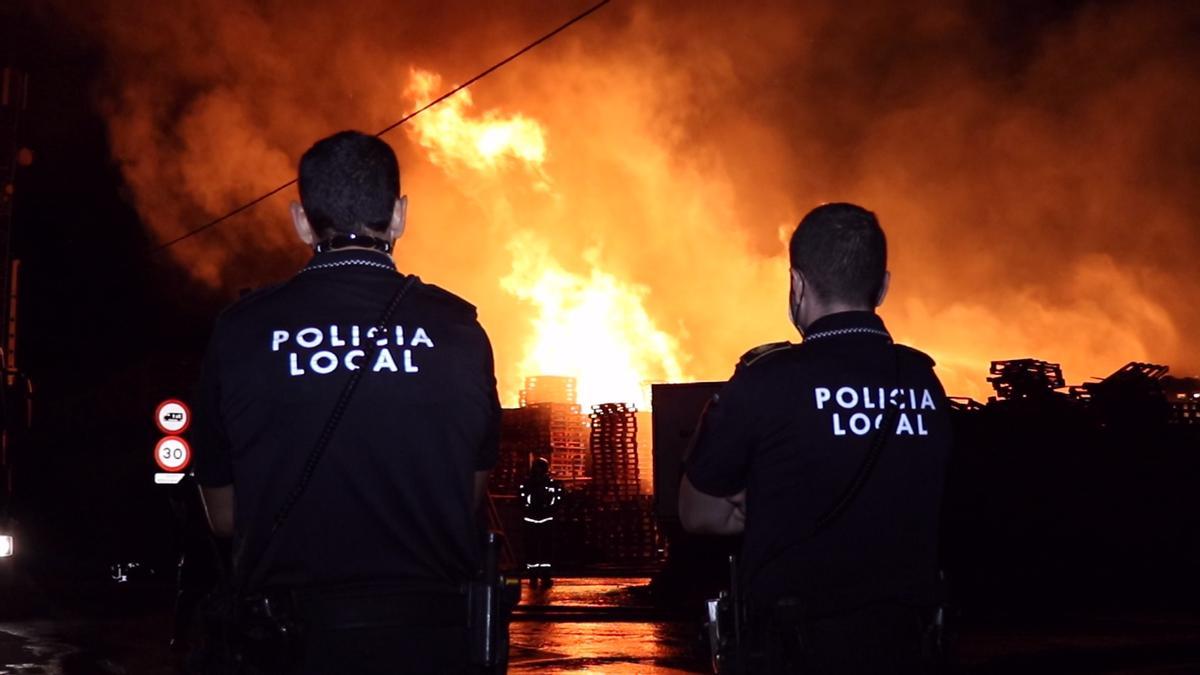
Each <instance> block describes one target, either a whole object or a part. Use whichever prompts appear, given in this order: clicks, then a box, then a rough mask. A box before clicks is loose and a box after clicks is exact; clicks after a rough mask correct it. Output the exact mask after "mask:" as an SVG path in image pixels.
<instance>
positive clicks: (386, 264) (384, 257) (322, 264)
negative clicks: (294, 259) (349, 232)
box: [300, 249, 396, 272]
mask: <svg viewBox="0 0 1200 675" xmlns="http://www.w3.org/2000/svg"><path fill="white" fill-rule="evenodd" d="M349 267H359V268H362V267H365V268H368V269H382V270H391V271H393V272H395V271H396V262H395V261H394V260H392V256H390V255H388V254H386V253H381V252H379V251H367V250H358V249H355V250H345V249H343V250H337V251H327V252H325V253H317V254H315V255H313V257H312V258H311V259H310V260H309V261H308V264H307V265H305V266H304V268H303V269H301V270H300V271H301V272H308V271H310V270H323V269H345V268H349Z"/></svg>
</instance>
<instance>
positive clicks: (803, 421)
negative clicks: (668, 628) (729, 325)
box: [680, 204, 951, 674]
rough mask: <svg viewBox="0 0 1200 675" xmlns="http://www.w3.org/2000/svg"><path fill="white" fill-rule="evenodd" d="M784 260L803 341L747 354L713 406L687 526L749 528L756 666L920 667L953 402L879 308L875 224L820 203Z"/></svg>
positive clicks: (843, 207)
mask: <svg viewBox="0 0 1200 675" xmlns="http://www.w3.org/2000/svg"><path fill="white" fill-rule="evenodd" d="M789 248H790V258H791V296H790V310H791V318H792V322H793V323H794V324H795V326H796V328H797V329H798V330H799V331H800V333H801V334H802V335H803V336H804V341H803V342H802V343H801V344H798V345H792V344H788V343H780V344H776V345H765V346H764V347H761V348H758V349H755V350H752V351H751V352H750V353H748V354H747V355H746V356H745V357H743V359H742V361H741V362H740V363H739V364H738V367H737V369H736V370H735V372H734V374H733V377H732V378H731V379H730V380H729V382H728V383H726V385H725V386H724V387H723V388H722V389H721V391H720V393H719V394H718V395H717V396H715V397H714V398H713V400H712V401H711V402H710V404H709V406H708V408H707V410H706V412H705V415H704V417H703V420H702V423H701V426H700V428H699V430H698V432H697V436H696V438H695V440H694V445H693V448H692V450H691V452H690V454H689V456H688V458H687V460H686V471H685V475H684V478H683V481H682V485H681V488H680V515H681V517H682V520H683V524H684V527H685V528H687V529H689V530H691V531H694V532H706V533H714V534H733V533H738V532H743V531H744V532H745V539H744V543H743V552H742V556H741V560H740V570H739V574H740V577H741V588H742V590H743V591H744V595H745V600H746V602H745V613H744V616H745V617H746V619H747V621H748V625H749V634H750V640H749V647H750V648H749V649H748V650H744V653H743V655H742V656H743V658H744V659H745V661H744V662H745V663H747V664H748V665H749V672H770V673H793V672H804V673H872V674H881V673H912V672H921V670H922V669H923V668H925V667H926V666H927V663H926V660H925V659H923V657H922V643H923V639H924V636H925V634H926V631H927V625H928V617H929V614H930V612H931V611H932V610H933V608H934V607H935V606H936V605H937V604H938V603H939V602H940V587H939V582H938V562H937V552H938V521H939V510H940V507H941V499H942V489H943V483H944V476H945V471H946V462H947V459H948V455H949V450H950V443H951V438H950V425H949V420H948V408H947V402H946V397H945V393H944V391H943V389H942V386H941V384H940V383H939V382H938V379H937V377H936V376H935V375H934V372H933V365H934V364H933V360H932V359H930V358H929V357H928V356H926V355H924V354H922V353H921V352H918V351H916V350H913V349H910V348H907V347H903V346H900V345H896V344H894V343H893V342H892V337H891V335H890V334H889V333H888V331H887V329H886V328H885V327H884V324H883V321H881V320H880V318H879V317H878V316H877V315H876V314H875V311H874V310H875V307H877V306H878V305H879V304H880V303H882V302H883V298H884V295H885V294H886V292H887V288H888V281H889V274H888V272H887V271H886V270H887V245H886V240H885V237H884V234H883V231H882V230H881V228H880V227H879V223H878V221H877V220H876V218H875V215H874V214H873V213H871V212H870V211H867V210H865V209H863V208H861V207H858V206H855V205H852V204H827V205H824V206H821V207H818V208H817V209H815V210H813V211H812V212H811V213H809V214H808V215H807V216H805V218H804V219H803V220H802V221H801V222H800V225H799V226H798V227H797V229H796V231H795V233H794V234H793V235H792V239H791V243H790V247H789Z"/></svg>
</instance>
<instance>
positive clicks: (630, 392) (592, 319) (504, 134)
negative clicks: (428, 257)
mask: <svg viewBox="0 0 1200 675" xmlns="http://www.w3.org/2000/svg"><path fill="white" fill-rule="evenodd" d="M440 82H441V78H440V77H439V76H437V75H436V74H433V73H430V72H427V71H422V70H413V71H412V73H411V79H410V84H409V86H408V89H407V93H408V94H409V95H410V96H412V97H413V98H414V99H415V101H416V106H417V107H420V106H423V105H425V104H426V103H428V101H429V100H431V98H432V94H433V92H435V91H437V90H438V89H439V86H440ZM472 106H473V101H472V99H471V95H470V92H469V91H468V90H465V89H464V90H463V91H461V92H459V93H458V94H456V95H455V96H453V97H451V98H450V99H448V100H447V101H446V102H444V103H443V104H442V105H441V106H438V107H435V108H433V109H431V110H430V111H428V112H427V113H426V114H425V115H423V116H421V117H418V118H416V119H415V120H414V121H413V124H412V126H410V127H409V133H410V135H411V136H412V137H413V138H414V140H416V142H417V143H418V144H419V145H420V146H421V147H423V148H425V150H426V152H427V154H428V157H429V159H430V161H431V162H433V163H434V164H435V165H437V166H439V167H440V168H442V169H443V170H445V171H447V172H457V171H460V170H462V169H468V170H470V171H472V172H475V173H476V174H479V175H481V176H484V177H487V178H491V179H497V178H498V172H499V170H500V169H501V168H503V167H504V166H505V165H506V164H510V163H516V164H518V165H521V166H523V167H525V168H526V169H528V170H529V171H531V172H532V173H533V174H534V175H535V177H536V178H535V183H534V187H535V188H537V189H539V190H543V191H550V190H551V187H550V186H551V181H550V179H549V176H548V175H547V174H546V172H545V170H544V169H543V162H544V160H545V158H546V141H545V134H544V131H543V129H542V126H541V125H540V124H539V123H538V122H537V121H535V120H533V119H531V118H528V117H525V116H523V115H520V114H514V115H508V116H505V115H502V114H501V113H500V112H499V111H497V110H488V111H486V112H483V113H482V114H479V115H477V116H475V117H469V116H468V115H469V113H470V110H471V108H472ZM507 250H508V252H509V253H510V254H511V255H512V269H511V271H510V272H509V273H508V274H507V275H506V276H505V277H504V278H503V279H501V280H500V285H501V287H502V288H503V289H504V290H505V291H507V292H508V293H509V294H511V295H512V296H514V297H516V298H518V299H519V300H521V301H523V302H525V303H527V304H529V305H531V306H532V308H533V309H534V310H535V311H536V315H535V316H534V318H533V320H532V321H531V324H530V328H531V333H530V336H529V337H528V339H527V340H526V342H525V348H524V354H523V355H522V357H521V358H520V360H519V363H518V367H517V371H518V378H517V379H518V382H516V383H504V385H505V386H502V390H504V391H505V392H508V394H509V395H508V396H506V398H508V399H510V400H509V401H508V402H509V403H510V404H511V403H512V402H513V401H512V399H513V398H514V396H513V395H512V393H511V392H513V391H514V389H515V387H516V386H517V385H519V382H520V381H523V379H524V378H525V377H528V376H533V375H567V376H571V377H575V378H576V379H577V381H578V385H577V400H578V401H579V403H581V404H582V405H584V406H590V405H593V404H596V403H604V402H613V401H616V402H623V403H633V404H635V405H637V406H638V407H639V408H641V409H647V408H649V396H648V387H647V385H648V384H649V383H650V382H652V381H673V382H677V381H680V380H683V379H685V378H686V375H685V372H684V369H683V366H682V365H681V363H682V361H683V359H684V357H683V356H682V355H681V353H680V348H679V344H678V341H677V340H676V339H675V338H673V337H672V336H670V335H668V334H667V333H665V332H663V331H662V330H660V329H659V328H658V327H657V325H656V323H655V321H654V319H653V318H652V317H651V315H650V314H649V312H647V310H646V307H645V304H644V299H645V297H646V295H647V294H648V293H649V289H647V288H645V287H643V286H638V285H636V284H632V283H628V282H625V281H622V280H620V279H618V278H617V277H616V276H614V275H613V274H611V273H608V272H606V271H605V270H604V269H602V267H601V266H600V254H599V250H598V249H596V248H590V249H588V250H587V251H586V252H585V253H584V259H585V261H586V263H587V265H588V267H589V268H590V269H589V272H588V273H587V274H586V275H584V274H576V273H573V272H570V271H568V270H567V269H566V268H564V267H563V265H562V264H561V263H560V262H559V261H558V260H556V259H555V258H554V256H553V255H552V254H551V252H550V247H549V245H548V244H547V243H546V242H545V241H544V240H542V239H541V238H539V237H538V235H536V234H535V233H533V232H532V231H530V230H521V229H518V230H516V231H515V232H514V233H513V234H512V238H511V240H510V241H509V243H508V245H507Z"/></svg>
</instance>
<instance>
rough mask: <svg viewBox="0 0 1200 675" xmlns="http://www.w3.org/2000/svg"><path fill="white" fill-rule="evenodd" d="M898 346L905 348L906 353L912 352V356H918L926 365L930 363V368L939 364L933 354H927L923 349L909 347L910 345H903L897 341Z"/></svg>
mask: <svg viewBox="0 0 1200 675" xmlns="http://www.w3.org/2000/svg"><path fill="white" fill-rule="evenodd" d="M896 346H897V347H898V348H900V349H902V350H904V352H905V353H907V354H911V355H912V356H915V357H917V358H918V359H920V360H921V361H922V362H923V364H924V365H928V367H930V368H932V367H934V366H936V365H937V362H936V361H934V360H933V357H932V356H930V355H928V354H926V353H925V352H923V351H921V350H920V349H913V348H912V347H909V346H908V345H902V344H900V343H898V342H897V343H896Z"/></svg>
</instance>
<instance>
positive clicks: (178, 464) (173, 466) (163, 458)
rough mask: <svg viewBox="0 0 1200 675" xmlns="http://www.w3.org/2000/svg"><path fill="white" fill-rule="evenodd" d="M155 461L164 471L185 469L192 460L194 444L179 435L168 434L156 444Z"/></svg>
mask: <svg viewBox="0 0 1200 675" xmlns="http://www.w3.org/2000/svg"><path fill="white" fill-rule="evenodd" d="M154 461H155V462H156V463H157V464H158V468H160V469H162V470H163V471H168V472H172V473H173V472H177V471H183V470H184V469H186V468H187V465H188V462H191V461H192V446H190V445H188V442H187V441H185V440H183V439H182V438H180V437H178V436H167V437H165V438H163V439H161V440H159V442H158V445H156V446H154Z"/></svg>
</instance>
